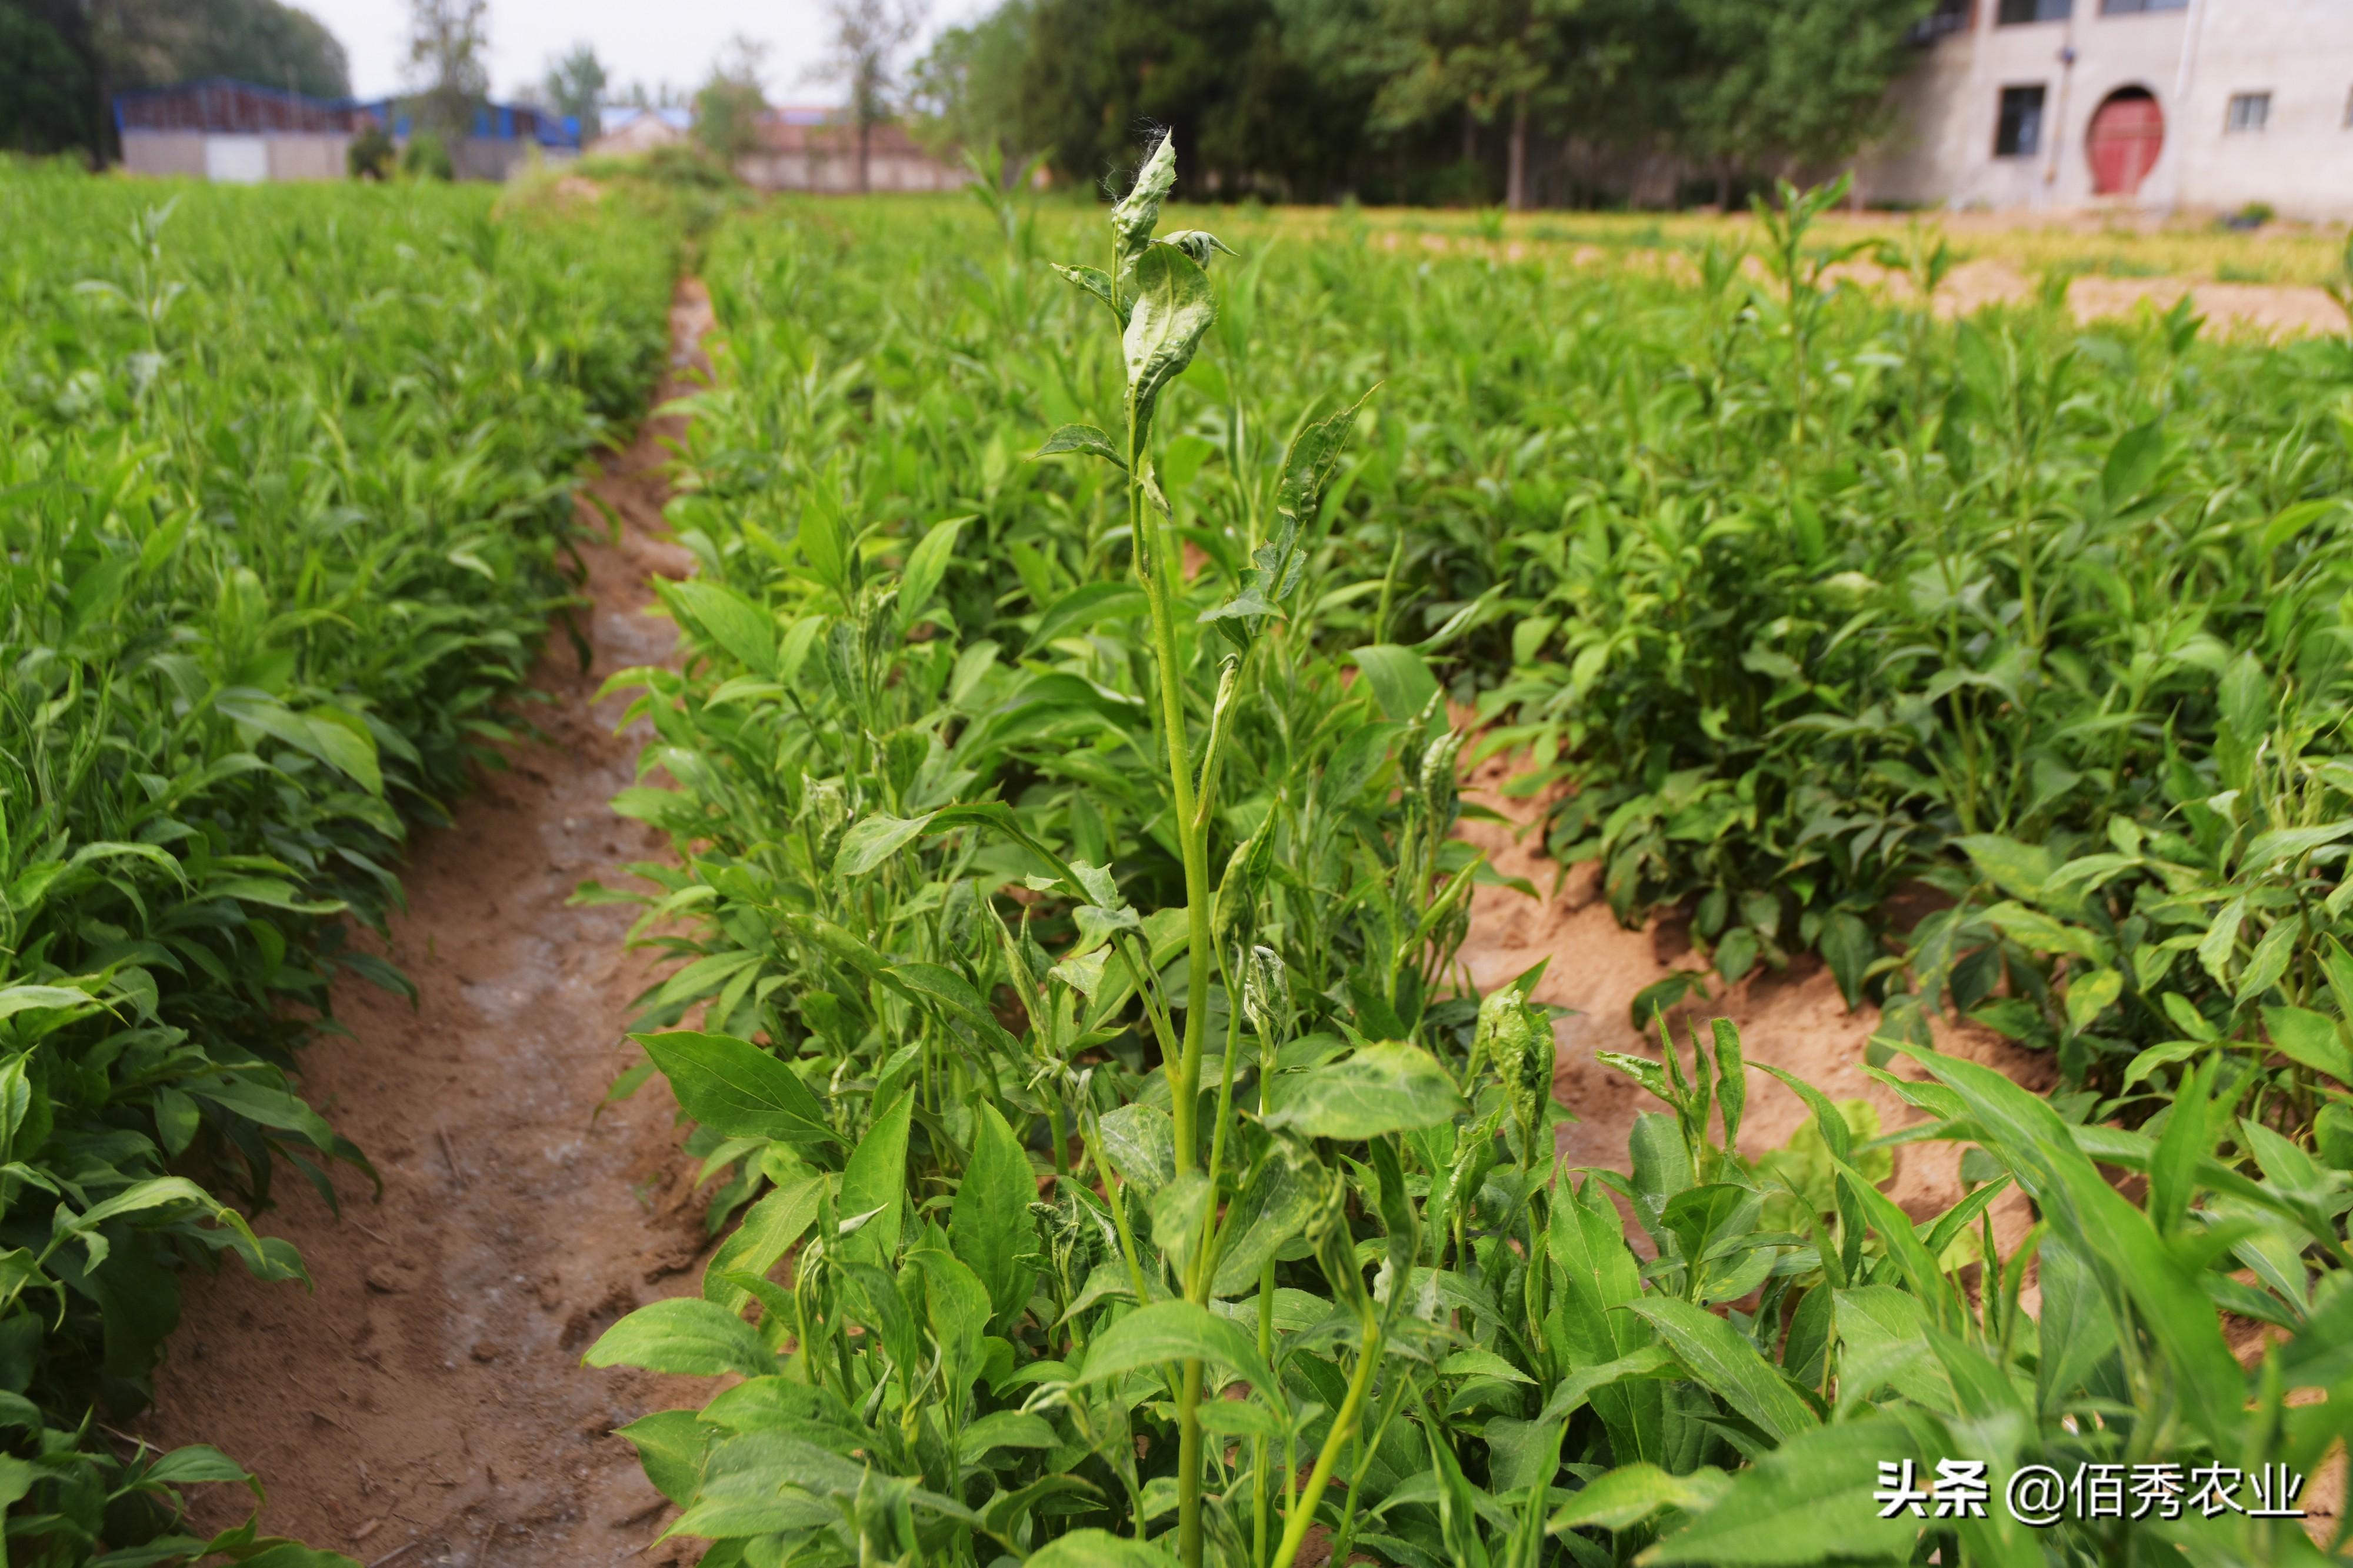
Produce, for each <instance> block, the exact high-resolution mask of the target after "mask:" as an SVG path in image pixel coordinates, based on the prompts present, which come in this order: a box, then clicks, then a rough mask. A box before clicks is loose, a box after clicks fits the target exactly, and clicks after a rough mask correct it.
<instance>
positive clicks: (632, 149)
mask: <svg viewBox="0 0 2353 1568" xmlns="http://www.w3.org/2000/svg"><path fill="white" fill-rule="evenodd" d="M596 120H597V122H598V123H599V124H600V125H602V126H603V127H604V130H603V132H601V133H600V134H599V135H598V136H597V138H596V140H595V141H594V142H590V143H588V151H589V152H591V153H598V154H600V155H605V154H611V155H627V154H628V153H650V152H651V151H653V150H654V149H655V148H657V147H663V146H668V145H669V144H670V143H671V142H683V141H685V140H686V139H687V137H688V135H689V134H691V132H693V130H694V111H693V110H691V109H647V108H645V107H643V106H642V105H639V104H634V103H616V104H607V105H604V106H602V107H600V108H599V109H598V110H596Z"/></svg>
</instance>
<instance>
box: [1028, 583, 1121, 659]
mask: <svg viewBox="0 0 2353 1568" xmlns="http://www.w3.org/2000/svg"><path fill="white" fill-rule="evenodd" d="M1150 608H1151V604H1150V601H1148V600H1147V599H1145V596H1144V590H1143V589H1141V588H1139V587H1137V586H1136V585H1135V584H1133V583H1085V584H1081V585H1080V586H1078V587H1076V588H1073V589H1071V591H1070V592H1069V593H1068V594H1065V595H1062V596H1061V597H1060V598H1059V599H1057V600H1055V601H1054V606H1053V608H1051V609H1050V610H1048V611H1047V612H1046V613H1045V614H1044V615H1043V616H1039V620H1038V629H1037V630H1036V631H1034V632H1031V633H1030V634H1029V646H1030V647H1032V648H1040V647H1045V646H1046V645H1047V644H1049V643H1050V642H1052V641H1053V640H1054V639H1055V638H1056V637H1068V636H1070V635H1071V633H1072V632H1082V631H1085V630H1087V629H1088V628H1090V627H1092V626H1096V625H1098V624H1099V623H1101V622H1103V621H1108V620H1115V619H1121V618H1124V617H1126V616H1140V615H1143V614H1144V613H1145V611H1147V610H1148V609H1150Z"/></svg>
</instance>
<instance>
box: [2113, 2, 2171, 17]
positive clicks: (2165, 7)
mask: <svg viewBox="0 0 2353 1568" xmlns="http://www.w3.org/2000/svg"><path fill="white" fill-rule="evenodd" d="M2188 9H2189V0H2100V15H2101V16H2133V15H2135V14H2137V13H2138V12H2142V11H2187V10H2188Z"/></svg>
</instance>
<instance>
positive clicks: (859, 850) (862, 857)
mask: <svg viewBox="0 0 2353 1568" xmlns="http://www.w3.org/2000/svg"><path fill="white" fill-rule="evenodd" d="M931 823H932V814H926V815H924V816H883V815H881V813H879V812H878V813H876V814H875V815H873V816H864V817H860V819H859V820H858V821H857V822H855V823H853V824H852V825H851V826H850V829H849V832H847V833H845V834H843V835H842V836H841V847H840V848H839V850H838V851H836V853H835V855H834V858H833V874H834V875H835V876H837V877H863V876H865V875H866V874H867V873H868V872H870V871H871V870H873V869H874V868H875V867H877V866H880V865H881V864H882V862H883V861H885V860H888V859H889V858H891V857H892V856H893V855H895V854H897V853H898V852H899V851H900V850H901V849H902V848H903V847H905V846H906V845H907V844H908V843H909V842H910V841H911V840H913V838H914V837H916V836H917V835H919V834H921V833H922V832H923V829H924V828H926V827H928V826H931Z"/></svg>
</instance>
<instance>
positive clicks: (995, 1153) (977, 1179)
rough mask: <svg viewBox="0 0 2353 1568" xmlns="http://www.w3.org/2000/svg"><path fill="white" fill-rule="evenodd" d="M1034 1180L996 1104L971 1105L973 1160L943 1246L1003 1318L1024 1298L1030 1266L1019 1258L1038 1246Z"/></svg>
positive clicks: (960, 1185)
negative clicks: (1032, 1218) (1032, 1209)
mask: <svg viewBox="0 0 2353 1568" xmlns="http://www.w3.org/2000/svg"><path fill="white" fill-rule="evenodd" d="M1037 1198H1038V1180H1037V1176H1036V1173H1034V1172H1032V1171H1031V1169H1030V1167H1029V1153H1028V1152H1026V1151H1025V1150H1024V1149H1023V1148H1022V1147H1021V1142H1020V1140H1019V1139H1018V1138H1016V1137H1014V1135H1013V1129H1012V1128H1011V1127H1010V1126H1008V1125H1007V1123H1006V1121H1005V1118H1004V1117H1003V1116H1001V1115H999V1114H998V1113H997V1107H996V1106H994V1105H992V1104H990V1103H989V1102H988V1101H987V1100H981V1101H980V1102H979V1103H978V1104H977V1105H976V1106H975V1107H974V1115H973V1149H972V1163H971V1164H970V1165H968V1166H966V1167H965V1173H964V1180H963V1181H961V1182H960V1183H958V1184H957V1185H956V1192H955V1203H954V1205H953V1206H952V1208H951V1209H950V1213H949V1220H948V1245H949V1247H952V1248H953V1249H954V1250H955V1255H956V1256H957V1257H958V1258H962V1259H963V1260H964V1261H965V1264H966V1265H967V1266H968V1267H969V1268H971V1269H972V1271H973V1272H974V1273H975V1274H976V1275H977V1276H979V1278H980V1281H981V1283H982V1285H983V1286H985V1287H986V1288H987V1291H988V1300H989V1305H990V1307H991V1309H992V1310H993V1311H994V1314H995V1318H996V1320H997V1321H1004V1320H1005V1319H1007V1318H1008V1317H1009V1316H1010V1315H1012V1314H1014V1313H1017V1312H1018V1311H1019V1310H1021V1308H1022V1307H1023V1306H1025V1305H1026V1304H1027V1303H1028V1301H1029V1279H1030V1275H1029V1269H1028V1268H1025V1267H1023V1265H1022V1262H1021V1259H1022V1258H1024V1257H1025V1256H1026V1255H1028V1254H1029V1253H1033V1252H1035V1251H1036V1250H1037V1249H1038V1238H1037V1231H1036V1229H1035V1228H1034V1227H1033V1226H1031V1224H1030V1221H1029V1205H1031V1204H1032V1203H1034V1202H1036V1201H1037Z"/></svg>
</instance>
